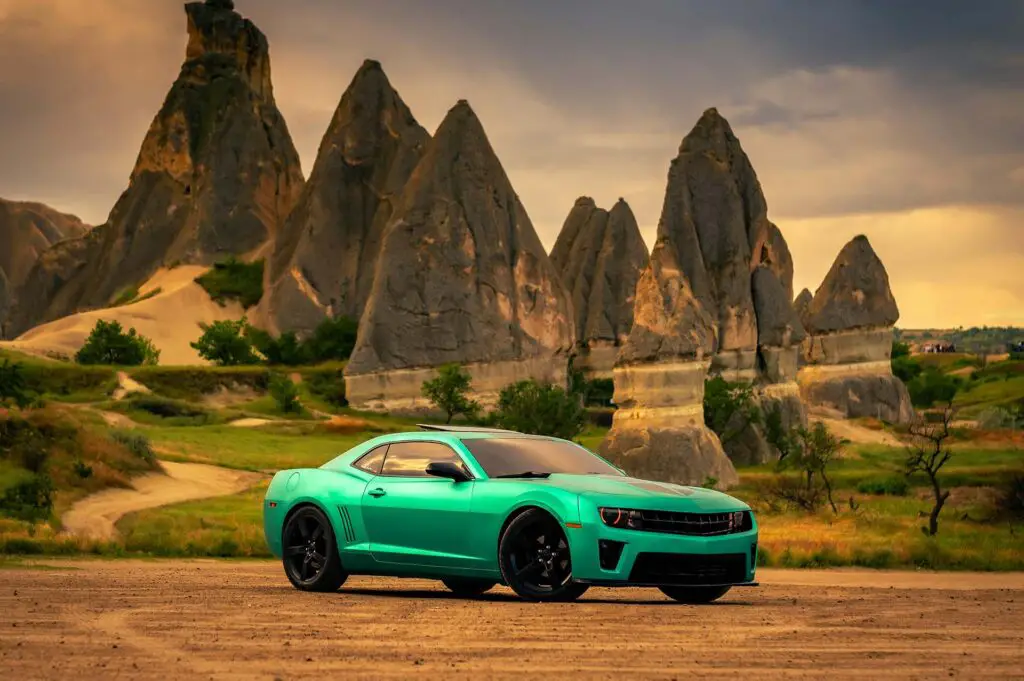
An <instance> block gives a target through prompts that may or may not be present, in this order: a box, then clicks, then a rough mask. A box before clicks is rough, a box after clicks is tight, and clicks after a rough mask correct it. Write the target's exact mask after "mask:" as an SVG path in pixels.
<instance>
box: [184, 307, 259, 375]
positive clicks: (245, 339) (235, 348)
mask: <svg viewBox="0 0 1024 681" xmlns="http://www.w3.org/2000/svg"><path fill="white" fill-rule="evenodd" d="M199 328H201V329H202V330H203V334H202V335H201V336H200V337H199V340H197V341H196V342H194V343H189V345H191V346H192V347H193V348H195V350H196V352H198V353H199V356H200V357H202V358H203V359H205V360H207V361H210V362H213V363H214V364H216V365H217V366H241V365H245V364H259V362H260V358H259V357H258V356H257V355H256V353H255V352H254V350H253V344H252V340H251V339H250V338H249V336H248V335H247V333H246V330H247V328H249V324H248V322H247V321H246V318H245V317H242V318H241V319H240V320H238V321H237V322H233V321H229V320H224V321H219V322H214V323H213V324H200V325H199Z"/></svg>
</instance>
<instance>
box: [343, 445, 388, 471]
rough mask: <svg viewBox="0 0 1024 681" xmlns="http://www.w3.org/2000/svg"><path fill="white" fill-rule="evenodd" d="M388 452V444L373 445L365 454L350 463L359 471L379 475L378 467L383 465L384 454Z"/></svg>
mask: <svg viewBox="0 0 1024 681" xmlns="http://www.w3.org/2000/svg"><path fill="white" fill-rule="evenodd" d="M387 453H388V445H381V446H380V447H374V448H373V449H371V450H370V451H368V452H367V453H366V454H363V455H362V456H361V457H359V458H358V459H356V461H355V463H353V464H352V465H353V466H355V467H356V468H358V469H359V470H361V471H366V472H367V473H373V474H374V475H380V469H381V468H382V467H383V466H384V456H385V455H386V454H387Z"/></svg>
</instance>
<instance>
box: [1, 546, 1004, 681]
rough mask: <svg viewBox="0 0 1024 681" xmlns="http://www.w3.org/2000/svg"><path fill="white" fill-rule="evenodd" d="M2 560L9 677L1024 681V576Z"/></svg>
mask: <svg viewBox="0 0 1024 681" xmlns="http://www.w3.org/2000/svg"><path fill="white" fill-rule="evenodd" d="M50 564H51V565H55V566H56V567H55V568H51V569H47V570H36V571H33V570H29V569H24V568H14V569H7V570H0V667H2V668H4V669H7V670H8V672H7V676H8V677H9V678H18V679H41V678H48V679H58V678H61V679H67V678H126V679H191V678H204V679H325V678H339V679H340V678H344V679H398V678H403V679H404V678H422V679H438V678H464V679H516V681H522V679H534V678H545V679H566V678H573V679H575V678H587V679H622V678H643V679H684V678H687V679H689V678H701V679H703V678H758V679H765V678H771V679H774V678H805V679H810V678H813V679H819V678H825V677H827V678H859V679H877V678H885V677H889V678H920V679H935V678H950V677H952V678H961V679H964V678H979V679H980V678H990V679H996V678H998V679H1009V678H1024V631H1022V629H1021V627H1020V623H1021V622H1022V621H1024V576H1022V575H1019V574H1018V575H1004V576H993V575H985V576H977V575H972V574H940V575H928V574H920V573H899V574H898V575H894V574H893V573H877V574H876V573H871V572H858V571H836V572H831V571H830V572H780V571H772V570H764V571H763V572H762V573H761V574H760V575H759V578H760V580H761V583H762V586H761V587H760V588H756V589H736V590H734V591H733V592H732V593H730V594H729V595H728V596H727V597H726V598H725V599H723V601H721V602H720V603H719V604H715V605H709V606H699V607H693V606H682V605H678V604H675V603H673V602H671V601H669V600H668V599H666V598H665V597H664V596H662V595H661V594H660V592H657V591H655V590H646V589H644V590H641V589H619V590H614V589H591V591H590V592H588V593H587V594H586V596H584V598H583V600H581V601H580V602H578V603H575V604H531V603H521V602H519V601H517V600H515V599H514V598H512V596H511V593H510V592H509V591H508V590H507V589H504V588H497V589H495V590H494V591H493V592H492V593H491V594H489V595H488V596H487V597H486V599H485V600H476V601H474V600H461V599H457V598H454V597H452V596H450V595H449V594H448V592H447V591H444V590H443V587H441V586H440V584H438V583H435V582H425V581H411V580H410V581H403V580H395V579H382V578H352V579H350V580H349V582H348V583H347V584H346V585H345V587H343V589H342V591H341V592H340V593H336V594H306V593H301V592H298V591H295V590H293V589H292V588H291V586H290V585H289V584H288V583H287V581H286V580H285V577H284V575H283V573H282V571H281V568H280V567H279V565H278V564H277V563H271V562H217V561H192V562H186V561H175V562H143V561H93V562H78V563H60V562H56V563H54V562H51V563H50Z"/></svg>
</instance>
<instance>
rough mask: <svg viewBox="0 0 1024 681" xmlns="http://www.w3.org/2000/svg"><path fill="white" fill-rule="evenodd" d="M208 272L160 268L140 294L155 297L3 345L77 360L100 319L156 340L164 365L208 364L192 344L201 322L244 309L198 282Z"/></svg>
mask: <svg viewBox="0 0 1024 681" xmlns="http://www.w3.org/2000/svg"><path fill="white" fill-rule="evenodd" d="M207 269H208V268H206V267H201V266H196V265H182V266H180V267H176V268H174V269H170V270H168V269H161V270H159V271H158V272H157V273H156V274H155V275H153V277H152V278H151V279H150V280H149V281H147V282H146V283H145V284H144V285H143V286H141V287H140V289H139V295H140V297H141V296H145V295H146V294H147V293H149V292H150V291H154V290H156V289H160V292H159V293H157V294H156V295H154V296H153V297H152V298H148V299H146V300H142V301H140V302H137V303H133V304H131V305H123V306H121V307H113V308H104V309H100V310H90V311H88V312H81V313H79V314H74V315H71V316H69V317H64V318H62V319H58V320H56V321H52V322H49V323H47V324H43V325H41V326H37V327H35V328H33V329H30V330H28V331H26V332H25V333H24V334H22V335H21V336H19V337H18V338H16V339H15V340H13V341H10V342H7V343H3V344H0V345H2V346H6V347H10V348H14V349H17V350H22V351H24V352H30V353H33V354H40V353H52V352H57V353H61V354H65V355H69V356H71V355H74V354H75V353H76V352H77V351H78V349H79V348H80V347H82V344H83V343H84V342H85V339H86V338H87V337H88V335H89V332H90V331H92V328H93V327H94V326H95V325H96V321H97V320H100V319H102V320H105V321H118V322H120V323H121V325H122V326H123V327H125V328H126V329H128V328H131V327H134V328H135V330H136V331H138V332H139V333H141V334H142V335H143V336H146V337H147V338H149V339H151V340H152V341H153V343H154V345H156V347H157V349H159V350H160V364H162V365H169V364H178V365H180V364H208V362H206V361H204V360H203V359H201V358H200V357H199V355H198V354H197V353H196V351H195V350H193V349H192V348H191V347H190V346H189V343H191V342H193V341H195V340H196V339H197V338H199V335H200V333H202V332H201V330H200V328H199V323H200V322H205V323H207V324H209V323H211V322H215V321H220V320H224V319H239V318H240V317H241V316H242V315H243V314H244V311H243V310H242V307H241V305H239V304H238V303H236V302H230V303H228V304H227V305H226V306H224V307H221V306H220V305H219V304H218V303H215V302H213V301H212V300H210V296H209V295H208V294H207V293H206V291H205V290H204V289H203V287H201V286H200V285H199V284H197V283H195V281H194V280H195V278H196V277H198V276H199V275H201V274H202V273H203V272H205V271H206V270H207Z"/></svg>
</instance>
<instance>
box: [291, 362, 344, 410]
mask: <svg viewBox="0 0 1024 681" xmlns="http://www.w3.org/2000/svg"><path fill="white" fill-rule="evenodd" d="M302 382H303V383H305V384H306V386H308V388H309V392H310V394H312V395H314V396H315V397H319V398H320V399H322V400H324V401H325V402H327V403H328V404H331V405H333V406H335V407H347V406H348V400H346V399H345V370H344V369H343V368H340V367H337V368H336V367H325V368H317V369H306V370H305V371H303V372H302Z"/></svg>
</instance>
